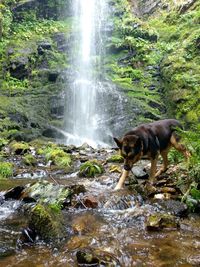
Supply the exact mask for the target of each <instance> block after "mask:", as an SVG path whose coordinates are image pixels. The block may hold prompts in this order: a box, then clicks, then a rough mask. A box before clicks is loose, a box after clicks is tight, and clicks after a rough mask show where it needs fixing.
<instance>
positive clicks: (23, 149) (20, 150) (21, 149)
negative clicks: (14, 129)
mask: <svg viewBox="0 0 200 267" xmlns="http://www.w3.org/2000/svg"><path fill="white" fill-rule="evenodd" d="M9 148H10V150H11V152H12V153H14V154H17V155H19V154H21V155H23V154H25V153H27V152H28V151H29V144H28V143H25V142H16V141H13V142H12V143H10V145H9Z"/></svg>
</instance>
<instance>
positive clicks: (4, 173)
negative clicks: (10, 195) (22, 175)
mask: <svg viewBox="0 0 200 267" xmlns="http://www.w3.org/2000/svg"><path fill="white" fill-rule="evenodd" d="M12 175H13V165H12V163H9V162H0V179H4V178H9V177H11V176H12Z"/></svg>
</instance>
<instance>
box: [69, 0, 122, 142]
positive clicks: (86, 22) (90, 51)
mask: <svg viewBox="0 0 200 267" xmlns="http://www.w3.org/2000/svg"><path fill="white" fill-rule="evenodd" d="M108 13H109V8H108V5H107V0H87V1H86V0H74V1H73V15H74V28H73V37H72V39H73V40H72V45H71V47H72V49H71V52H70V54H71V66H72V72H73V81H72V82H71V85H70V88H68V89H67V91H66V111H65V129H64V131H65V134H64V135H65V136H66V143H67V144H74V145H78V146H79V145H82V144H83V143H88V144H90V145H92V146H93V147H95V146H97V145H101V146H105V144H109V143H111V140H110V136H111V135H112V133H113V119H114V117H115V114H116V113H117V114H120V115H121V116H122V114H123V111H122V110H123V105H122V96H121V95H120V94H119V92H117V90H116V88H115V87H114V86H113V85H112V86H111V84H109V83H108V82H106V81H105V79H104V69H103V58H105V57H104V54H105V47H104V46H105V40H106V37H107V30H106V29H107V27H108V25H107V24H108V15H109V14H108ZM111 103H112V104H111ZM111 105H112V107H111ZM110 117H112V119H111V118H110ZM116 125H117V122H116ZM115 127H116V126H115ZM111 129H112V130H111Z"/></svg>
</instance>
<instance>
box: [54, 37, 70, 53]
mask: <svg viewBox="0 0 200 267" xmlns="http://www.w3.org/2000/svg"><path fill="white" fill-rule="evenodd" d="M69 38H70V37H69ZM53 40H54V41H55V42H56V45H57V49H58V51H59V52H67V51H69V49H70V45H69V44H70V40H67V37H66V34H65V33H63V32H57V33H55V34H54V36H53Z"/></svg>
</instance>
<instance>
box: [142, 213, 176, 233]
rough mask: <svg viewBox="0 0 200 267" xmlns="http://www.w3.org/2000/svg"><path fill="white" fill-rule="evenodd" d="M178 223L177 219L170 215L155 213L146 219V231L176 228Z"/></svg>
mask: <svg viewBox="0 0 200 267" xmlns="http://www.w3.org/2000/svg"><path fill="white" fill-rule="evenodd" d="M177 227H179V223H178V221H177V218H176V217H175V216H173V215H170V214H162V213H155V214H152V215H150V216H149V217H148V218H147V222H146V228H147V230H161V229H164V228H177Z"/></svg>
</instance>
